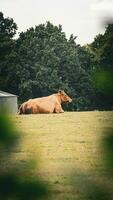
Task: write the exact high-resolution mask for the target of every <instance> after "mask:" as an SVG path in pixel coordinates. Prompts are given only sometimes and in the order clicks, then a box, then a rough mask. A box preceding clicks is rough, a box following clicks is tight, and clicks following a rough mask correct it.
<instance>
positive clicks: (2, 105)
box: [0, 90, 18, 113]
mask: <svg viewBox="0 0 113 200" xmlns="http://www.w3.org/2000/svg"><path fill="white" fill-rule="evenodd" d="M2 109H6V110H7V111H8V113H17V110H18V105H17V95H14V94H10V93H7V92H4V91H1V90H0V110H2Z"/></svg>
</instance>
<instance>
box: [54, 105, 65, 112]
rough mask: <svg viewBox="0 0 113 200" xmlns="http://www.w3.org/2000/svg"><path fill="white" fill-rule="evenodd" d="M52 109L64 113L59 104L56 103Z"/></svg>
mask: <svg viewBox="0 0 113 200" xmlns="http://www.w3.org/2000/svg"><path fill="white" fill-rule="evenodd" d="M54 111H55V113H64V110H63V109H62V106H61V105H56V106H55V110H54Z"/></svg>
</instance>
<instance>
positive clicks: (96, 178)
mask: <svg viewBox="0 0 113 200" xmlns="http://www.w3.org/2000/svg"><path fill="white" fill-rule="evenodd" d="M12 118H13V121H14V122H15V123H16V126H17V127H18V129H19V131H20V132H21V134H20V135H21V141H20V144H19V146H18V147H17V148H16V149H15V150H14V151H13V152H12V157H11V158H9V159H12V160H13V164H15V163H17V162H19V163H22V166H23V169H24V167H25V163H26V159H27V158H29V159H30V160H35V162H34V163H35V164H34V165H35V167H34V168H32V167H33V162H31V163H32V164H31V165H32V167H31V168H32V173H35V174H36V176H40V177H42V178H43V179H44V180H45V181H49V185H50V188H52V189H51V190H52V197H51V199H52V200H63V199H67V200H72V199H84V200H86V199H95V200H96V199H98V198H97V196H95V191H97V190H99V195H101V196H102V198H100V199H103V200H105V199H109V195H108V197H106V194H107V193H108V191H106V192H105V188H107V186H108V185H109V186H110V190H112V185H113V181H112V178H108V171H107V169H106V167H105V164H104V147H103V146H102V140H103V138H104V137H105V136H106V135H107V131H105V130H106V129H108V128H113V112H98V111H95V112H65V113H64V114H39V115H19V116H13V117H12ZM7 162H8V160H7ZM6 166H8V164H7V163H6ZM29 167H30V165H29ZM26 170H27V168H26V167H25V169H24V172H25V173H26ZM91 185H92V187H93V190H92V187H91ZM100 187H101V190H102V192H100V189H98V188H100ZM106 190H107V189H106ZM108 190H109V189H108ZM100 199H99V200H100Z"/></svg>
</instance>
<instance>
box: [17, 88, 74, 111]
mask: <svg viewBox="0 0 113 200" xmlns="http://www.w3.org/2000/svg"><path fill="white" fill-rule="evenodd" d="M63 102H64V103H68V102H72V99H71V98H70V97H69V96H68V95H67V94H66V93H65V92H64V91H63V90H59V91H58V93H56V94H52V95H50V96H47V97H41V98H35V99H29V100H28V101H26V102H24V103H23V104H22V105H21V106H20V108H19V112H18V114H37V113H63V112H64V110H63V109H62V106H61V104H62V103H63Z"/></svg>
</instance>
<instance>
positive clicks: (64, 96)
mask: <svg viewBox="0 0 113 200" xmlns="http://www.w3.org/2000/svg"><path fill="white" fill-rule="evenodd" d="M58 95H59V96H60V99H61V102H64V103H68V102H69V103H70V102H72V99H71V98H70V97H69V96H68V95H67V94H66V93H65V92H64V91H63V90H59V91H58Z"/></svg>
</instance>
